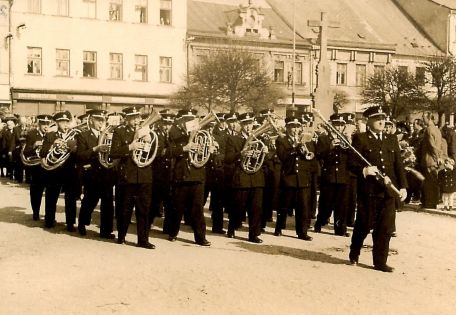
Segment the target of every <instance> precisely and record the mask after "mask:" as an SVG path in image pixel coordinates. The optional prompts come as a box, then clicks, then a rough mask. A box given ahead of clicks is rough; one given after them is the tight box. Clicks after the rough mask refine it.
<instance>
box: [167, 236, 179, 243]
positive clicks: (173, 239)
mask: <svg viewBox="0 0 456 315" xmlns="http://www.w3.org/2000/svg"><path fill="white" fill-rule="evenodd" d="M168 241H170V242H175V241H177V237H175V236H170V237H168Z"/></svg>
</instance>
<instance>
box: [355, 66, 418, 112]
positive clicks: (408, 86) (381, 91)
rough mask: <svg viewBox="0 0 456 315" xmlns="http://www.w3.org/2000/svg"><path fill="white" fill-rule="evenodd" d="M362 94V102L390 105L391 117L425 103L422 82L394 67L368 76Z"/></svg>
mask: <svg viewBox="0 0 456 315" xmlns="http://www.w3.org/2000/svg"><path fill="white" fill-rule="evenodd" d="M362 95H363V102H364V103H372V104H377V105H388V106H390V108H391V115H392V116H393V117H397V116H398V115H401V114H404V115H406V114H408V113H410V112H411V111H413V110H416V109H421V108H423V107H424V106H425V104H426V102H425V100H426V98H425V92H424V90H423V88H422V84H421V83H420V82H419V81H418V80H417V79H416V78H415V76H413V75H412V74H411V73H410V72H408V71H404V70H402V69H400V68H396V67H391V68H388V69H385V70H383V71H377V72H375V73H374V74H373V75H372V76H370V77H369V78H368V80H367V85H366V87H365V89H364V91H363V92H362Z"/></svg>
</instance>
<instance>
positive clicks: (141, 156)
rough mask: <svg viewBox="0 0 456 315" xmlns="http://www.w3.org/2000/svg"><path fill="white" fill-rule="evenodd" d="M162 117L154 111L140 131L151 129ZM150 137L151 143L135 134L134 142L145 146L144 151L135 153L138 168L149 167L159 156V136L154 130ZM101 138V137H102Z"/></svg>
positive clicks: (139, 150) (138, 150)
mask: <svg viewBox="0 0 456 315" xmlns="http://www.w3.org/2000/svg"><path fill="white" fill-rule="evenodd" d="M161 118H162V117H161V115H160V113H159V112H157V111H153V112H152V113H151V114H150V115H149V117H147V118H146V119H145V120H144V121H143V122H142V123H141V125H140V126H139V129H141V128H145V127H149V126H150V125H152V124H154V123H156V122H157V121H159V120H160V119H161ZM150 136H151V141H150V142H148V141H146V140H144V138H139V139H138V138H137V135H136V134H135V138H134V141H139V142H141V143H143V144H144V146H143V148H142V149H136V150H134V151H133V157H132V159H133V162H135V164H136V165H137V166H138V167H147V166H149V165H150V164H152V162H153V161H154V159H155V156H156V155H157V149H158V136H157V133H156V132H155V131H153V130H151V131H150ZM100 138H101V137H100Z"/></svg>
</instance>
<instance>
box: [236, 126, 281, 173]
mask: <svg viewBox="0 0 456 315" xmlns="http://www.w3.org/2000/svg"><path fill="white" fill-rule="evenodd" d="M271 131H273V132H274V133H278V129H277V127H276V125H275V124H274V122H273V121H272V119H271V118H270V117H268V118H267V120H266V122H265V123H264V124H263V125H261V126H260V127H258V128H257V129H255V130H253V131H252V133H251V134H250V135H249V137H248V139H247V141H246V142H245V144H244V147H243V149H242V152H245V154H244V155H243V157H242V159H241V168H242V170H243V171H244V172H246V173H247V174H254V173H256V172H258V170H259V169H260V168H261V167H262V166H263V162H264V158H265V156H266V151H265V148H266V145H265V144H264V142H263V141H261V140H260V139H258V137H260V136H261V135H263V134H265V133H267V132H271Z"/></svg>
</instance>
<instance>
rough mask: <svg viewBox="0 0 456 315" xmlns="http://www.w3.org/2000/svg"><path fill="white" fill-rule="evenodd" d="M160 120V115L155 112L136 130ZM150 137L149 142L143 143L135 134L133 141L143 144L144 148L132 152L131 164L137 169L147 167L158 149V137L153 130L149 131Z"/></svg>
mask: <svg viewBox="0 0 456 315" xmlns="http://www.w3.org/2000/svg"><path fill="white" fill-rule="evenodd" d="M160 119H161V115H160V113H159V112H157V111H153V112H152V113H151V114H150V115H149V117H147V118H146V119H145V120H144V121H143V122H142V123H141V125H140V126H139V128H138V129H141V128H145V127H149V126H150V125H152V124H154V123H156V122H157V121H159V120H160ZM150 136H151V141H150V142H148V141H145V140H144V139H143V138H139V139H138V138H137V135H136V134H135V138H134V141H139V142H141V143H144V146H143V148H142V149H137V150H134V151H133V157H132V158H133V162H135V164H136V165H137V166H138V167H147V166H149V165H150V164H152V162H153V161H154V159H155V156H156V155H157V149H158V136H157V133H156V132H155V131H153V130H151V131H150Z"/></svg>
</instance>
